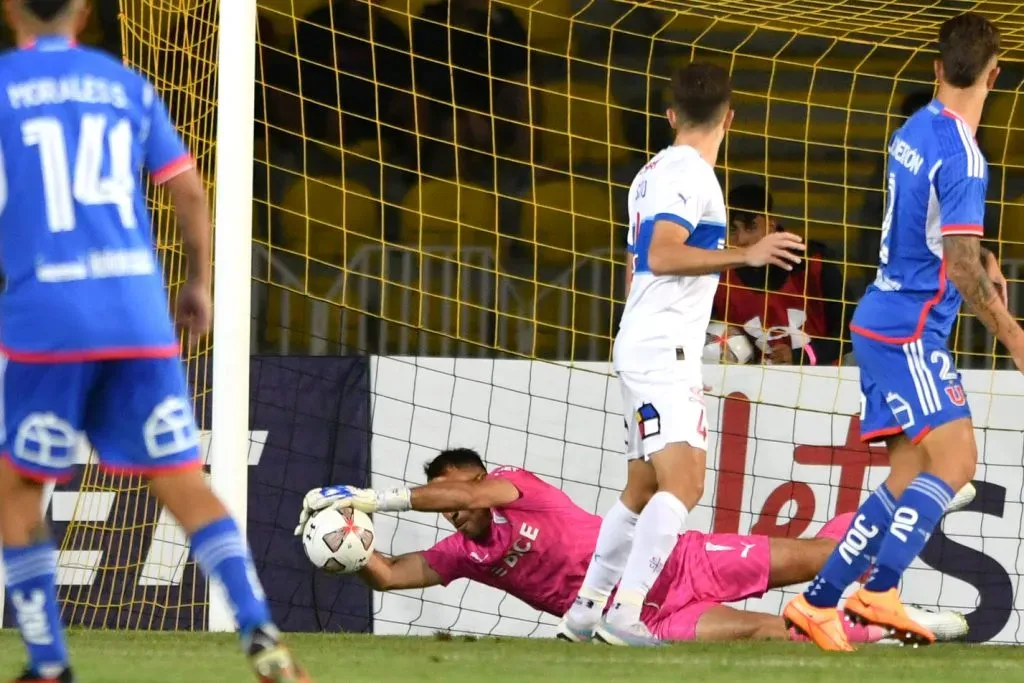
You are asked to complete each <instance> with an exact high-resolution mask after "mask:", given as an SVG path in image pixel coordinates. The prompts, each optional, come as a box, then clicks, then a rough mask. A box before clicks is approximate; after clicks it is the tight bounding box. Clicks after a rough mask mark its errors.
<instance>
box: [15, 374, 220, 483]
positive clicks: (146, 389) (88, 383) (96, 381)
mask: <svg viewBox="0 0 1024 683" xmlns="http://www.w3.org/2000/svg"><path fill="white" fill-rule="evenodd" d="M0 366H2V372H0V378H2V379H0V381H2V399H3V403H2V410H0V416H2V420H0V427H2V429H0V442H2V454H3V457H4V458H7V459H9V461H10V462H11V464H12V465H13V466H14V467H15V469H17V470H18V471H19V472H20V473H21V474H22V475H23V476H26V477H28V478H31V479H36V480H39V481H47V480H58V481H60V480H64V479H68V478H70V476H71V474H72V472H71V469H72V467H73V466H74V464H75V454H76V451H77V450H78V442H79V439H80V436H81V434H83V433H84V435H85V436H86V437H88V439H89V442H90V444H91V445H92V447H93V448H94V449H95V450H96V452H97V454H98V458H99V461H100V466H101V467H103V468H104V469H107V470H110V471H115V472H123V473H128V474H149V475H152V474H157V473H160V472H166V471H172V470H177V469H185V468H191V467H198V466H199V465H200V459H199V436H198V431H197V429H196V423H195V416H194V414H193V412H192V402H191V401H190V400H189V397H188V393H187V391H188V389H187V385H186V382H185V375H184V372H183V370H182V366H181V361H180V360H178V359H177V358H138V359H125V360H104V361H88V362H77V363H23V362H19V361H12V360H8V359H2V360H0Z"/></svg>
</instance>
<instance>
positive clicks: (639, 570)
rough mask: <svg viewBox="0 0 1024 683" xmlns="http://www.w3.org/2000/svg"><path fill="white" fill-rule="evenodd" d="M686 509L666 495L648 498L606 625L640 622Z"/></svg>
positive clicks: (677, 538)
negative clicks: (641, 613) (649, 592)
mask: <svg viewBox="0 0 1024 683" xmlns="http://www.w3.org/2000/svg"><path fill="white" fill-rule="evenodd" d="M686 514H687V512H686V506H685V505H683V502H682V501H681V500H679V499H678V498H676V497H675V496H674V495H672V494H671V493H668V492H667V491H659V492H658V493H655V494H654V496H652V497H651V500H650V502H648V503H647V507H645V508H644V511H643V512H641V513H640V518H639V519H638V520H637V523H636V536H635V538H634V539H633V547H632V548H631V549H630V552H629V559H628V560H626V568H625V569H624V570H623V572H622V583H621V584H619V591H618V593H616V594H615V605H614V606H613V607H612V609H611V610H610V611H609V612H608V622H609V623H611V624H613V625H616V626H629V625H631V624H635V623H636V622H638V621H640V611H641V610H642V609H643V605H644V600H645V599H646V598H647V593H648V591H650V590H651V586H653V585H654V582H655V581H657V580H658V576H659V575H660V574H661V570H662V569H664V568H665V563H666V562H668V558H669V556H670V555H671V554H672V550H673V549H674V548H675V547H676V543H677V542H678V540H679V534H681V533H683V531H684V529H685V528H686Z"/></svg>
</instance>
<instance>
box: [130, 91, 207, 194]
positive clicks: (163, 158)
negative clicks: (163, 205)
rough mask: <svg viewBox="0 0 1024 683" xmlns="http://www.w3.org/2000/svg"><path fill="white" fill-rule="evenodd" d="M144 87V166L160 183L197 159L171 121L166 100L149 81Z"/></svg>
mask: <svg viewBox="0 0 1024 683" xmlns="http://www.w3.org/2000/svg"><path fill="white" fill-rule="evenodd" d="M145 88H146V89H145V91H144V93H143V106H144V107H145V108H146V112H147V115H146V122H147V126H148V128H147V130H146V133H145V135H146V137H145V140H144V142H143V145H144V147H143V149H144V153H145V166H146V170H147V171H148V172H149V175H150V178H152V180H153V182H154V183H156V184H157V185H159V184H161V183H165V182H167V181H168V180H170V179H171V178H173V177H174V176H176V175H178V174H180V173H182V172H183V171H186V170H188V169H190V168H192V167H193V166H194V165H195V162H194V161H193V160H192V156H191V155H190V154H189V152H188V149H187V148H186V147H185V143H184V142H182V139H181V136H180V135H178V130H177V129H176V128H175V127H174V124H173V123H172V122H171V117H170V115H169V114H168V113H167V108H166V107H165V106H164V103H163V101H161V99H160V98H159V97H157V96H156V94H155V93H154V92H153V87H152V86H151V85H149V84H148V83H147V84H146V86H145Z"/></svg>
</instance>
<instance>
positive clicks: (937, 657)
mask: <svg viewBox="0 0 1024 683" xmlns="http://www.w3.org/2000/svg"><path fill="white" fill-rule="evenodd" d="M289 642H290V643H291V644H292V646H293V648H294V650H295V651H296V653H297V654H298V655H299V656H300V657H301V659H302V661H303V662H304V663H305V665H306V667H307V668H308V669H309V671H310V673H311V674H313V676H314V680H316V681H317V682H318V683H349V682H358V681H367V682H371V683H389V682H391V681H394V682H396V683H397V682H401V683H411V682H413V681H416V682H420V681H437V682H438V683H458V682H461V681H481V682H483V683H498V682H499V681H500V682H504V681H515V682H516V683H530V682H533V681H538V682H543V683H584V682H591V681H609V682H611V681H614V682H615V683H628V682H630V681H638V682H639V681H643V682H644V683H652V682H654V681H680V682H686V683H751V682H752V681H770V682H772V683H810V682H812V681H813V682H815V683H817V682H821V683H836V682H837V681H850V682H851V683H852V682H855V681H865V682H868V681H870V683H885V682H888V681H893V682H894V683H896V682H898V683H967V682H968V681H969V682H970V683H977V682H978V681H1006V682H1007V683H1010V682H1011V681H1024V649H1022V648H1018V647H998V646H967V645H949V644H946V645H937V646H934V647H931V648H921V649H917V650H912V649H909V648H899V647H887V646H874V647H865V648H864V649H863V650H861V651H860V652H858V653H856V654H853V655H835V654H826V653H821V652H818V651H817V650H815V649H814V647H813V646H810V645H805V644H796V643H729V644H715V645H710V644H696V643H690V644H678V645H673V646H668V647H663V648H657V649H652V650H625V649H620V648H611V647H607V646H600V645H569V644H567V643H562V642H559V641H555V640H539V639H532V640H531V639H519V638H496V639H495V638H484V639H480V640H472V639H463V638H460V637H455V638H453V639H439V638H429V637H428V638H395V637H374V636H363V635H359V636H350V635H326V634H317V635H292V636H290V638H289ZM70 644H71V648H72V653H73V656H74V661H75V667H76V669H77V672H78V678H79V680H80V681H82V683H121V682H124V683H151V682H152V683H156V682H158V681H159V682H161V683H162V682H164V681H168V682H171V681H174V682H178V681H185V682H186V683H229V682H230V683H234V682H236V681H237V682H238V683H243V682H244V681H249V680H252V679H251V678H250V676H249V674H248V671H247V669H246V667H245V663H244V661H243V660H242V657H241V655H240V653H239V650H238V645H237V641H236V640H235V639H234V638H233V637H232V636H230V635H224V634H204V633H119V632H110V631H106V632H104V631H77V632H73V633H72V634H71V636H70ZM21 663H22V649H21V644H20V642H19V641H18V636H17V633H16V632H14V631H11V630H5V631H2V632H0V680H5V678H4V677H5V676H10V675H13V674H14V673H16V671H15V670H16V669H19V668H20V665H21Z"/></svg>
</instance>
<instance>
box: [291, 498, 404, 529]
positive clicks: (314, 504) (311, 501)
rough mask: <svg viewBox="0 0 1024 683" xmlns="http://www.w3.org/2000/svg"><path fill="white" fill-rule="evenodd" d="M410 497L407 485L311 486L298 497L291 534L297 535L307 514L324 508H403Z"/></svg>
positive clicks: (401, 509)
mask: <svg viewBox="0 0 1024 683" xmlns="http://www.w3.org/2000/svg"><path fill="white" fill-rule="evenodd" d="M411 497H412V493H411V492H410V491H409V489H387V490H385V491H374V490H373V489H359V488H356V487H354V486H324V487H322V488H318V489H312V490H311V491H309V493H307V494H306V497H305V498H303V499H302V511H301V512H300V513H299V525H298V526H297V527H295V535H296V536H301V535H302V532H303V530H304V529H305V527H306V522H308V521H309V518H310V517H312V516H313V515H314V514H316V513H317V512H320V511H321V510H326V509H327V508H334V509H339V508H352V509H354V510H359V511H360V512H365V513H367V514H372V513H374V512H377V511H378V510H382V511H386V512H404V511H406V510H410V509H412V503H411Z"/></svg>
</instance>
